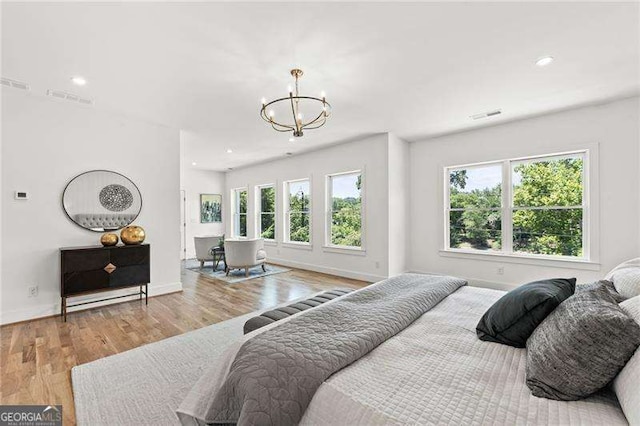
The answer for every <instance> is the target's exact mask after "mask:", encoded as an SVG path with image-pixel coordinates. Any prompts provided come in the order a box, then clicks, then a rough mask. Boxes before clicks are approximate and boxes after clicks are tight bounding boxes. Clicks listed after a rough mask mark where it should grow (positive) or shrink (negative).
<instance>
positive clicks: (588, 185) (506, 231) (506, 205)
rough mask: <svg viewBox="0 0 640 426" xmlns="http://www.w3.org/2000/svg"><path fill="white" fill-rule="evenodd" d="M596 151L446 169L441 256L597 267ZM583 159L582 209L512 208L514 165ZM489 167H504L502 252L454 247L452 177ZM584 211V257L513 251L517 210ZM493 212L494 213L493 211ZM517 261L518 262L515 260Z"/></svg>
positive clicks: (584, 150)
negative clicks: (593, 201)
mask: <svg viewBox="0 0 640 426" xmlns="http://www.w3.org/2000/svg"><path fill="white" fill-rule="evenodd" d="M592 150H593V149H590V148H589V149H578V150H572V151H563V152H556V153H548V154H538V155H532V156H525V157H516V158H507V159H503V160H495V161H485V162H480V163H471V164H461V165H455V166H445V167H443V175H442V177H443V188H444V205H443V207H444V208H443V212H444V217H443V219H444V221H443V223H444V241H443V247H444V248H443V249H442V250H441V253H443V255H445V256H447V255H454V254H455V255H457V254H461V255H465V257H466V255H470V256H472V257H475V256H478V255H480V256H488V257H495V256H498V257H504V258H512V259H531V260H534V261H535V260H541V261H545V260H555V261H564V262H576V263H588V264H596V260H595V259H594V250H593V247H592V241H593V238H594V235H593V234H594V231H595V230H594V229H593V228H592V227H591V223H592V221H593V220H594V219H593V218H592V217H591V212H592V211H594V207H593V206H592V204H591V197H590V194H591V191H592V182H591V181H590V176H591V170H592V169H591V168H592V167H593V164H592V160H593V158H594V156H593V155H592V153H591V151H592ZM576 156H580V157H581V158H582V160H583V167H582V205H581V206H555V207H547V206H542V207H515V206H514V204H513V182H512V181H513V179H512V172H513V165H514V163H523V162H525V163H527V162H528V163H533V162H539V161H545V160H553V159H561V158H563V157H565V158H566V157H576ZM489 165H501V166H502V179H501V207H500V211H501V221H502V222H501V224H502V227H501V236H502V241H501V249H500V250H478V249H460V248H454V247H451V245H450V244H451V239H450V212H451V207H450V205H451V200H450V189H451V185H450V182H449V173H450V172H451V171H454V170H461V169H470V168H473V167H482V166H489ZM577 207H581V208H582V256H580V257H578V256H563V255H547V254H538V253H526V252H521V251H514V250H513V212H514V210H531V209H547V210H553V209H558V208H577ZM491 210H493V209H491ZM516 261H517V260H516Z"/></svg>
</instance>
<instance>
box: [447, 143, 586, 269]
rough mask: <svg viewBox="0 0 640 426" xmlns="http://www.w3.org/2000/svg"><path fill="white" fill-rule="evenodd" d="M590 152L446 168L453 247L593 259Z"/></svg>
mask: <svg viewBox="0 0 640 426" xmlns="http://www.w3.org/2000/svg"><path fill="white" fill-rule="evenodd" d="M586 158H587V154H586V152H577V153H570V154H561V155H549V156H542V157H535V158H528V159H514V160H505V161H501V162H496V163H487V164H479V165H470V166H464V167H449V168H447V169H446V176H447V182H446V193H447V203H446V206H445V207H446V215H445V216H446V220H447V228H446V229H447V241H446V248H447V249H454V250H456V249H458V250H467V251H485V252H489V253H491V252H493V253H502V254H517V255H537V256H562V257H571V258H581V259H587V258H588V256H587V250H586V235H585V229H586V227H585V223H586V219H587V218H586V214H585V211H586V203H585V196H584V194H586V184H585V163H586Z"/></svg>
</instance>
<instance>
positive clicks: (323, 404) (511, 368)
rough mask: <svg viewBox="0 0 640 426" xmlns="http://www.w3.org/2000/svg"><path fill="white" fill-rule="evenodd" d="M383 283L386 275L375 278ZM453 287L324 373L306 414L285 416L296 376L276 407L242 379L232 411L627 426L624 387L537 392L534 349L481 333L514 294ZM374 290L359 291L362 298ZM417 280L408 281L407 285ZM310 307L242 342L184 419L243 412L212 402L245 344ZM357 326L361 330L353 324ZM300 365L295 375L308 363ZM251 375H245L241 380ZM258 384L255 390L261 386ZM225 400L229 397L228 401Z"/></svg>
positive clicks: (265, 415)
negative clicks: (556, 394)
mask: <svg viewBox="0 0 640 426" xmlns="http://www.w3.org/2000/svg"><path fill="white" fill-rule="evenodd" d="M422 277H424V276H422ZM414 278H416V279H421V278H420V277H419V276H416V277H414ZM377 285H380V283H378V284H375V285H374V286H377ZM453 287H455V288H452V287H449V288H448V290H447V294H446V295H445V296H443V297H442V298H440V300H435V299H434V301H435V303H433V306H429V307H427V309H426V312H425V313H424V314H420V315H418V316H417V319H415V320H414V321H411V322H410V324H409V325H408V326H406V328H402V330H401V331H399V332H398V333H397V334H394V335H393V336H392V337H390V338H388V339H386V340H385V341H384V342H382V343H380V344H379V345H377V346H376V347H375V348H374V349H373V350H370V351H368V352H367V353H366V354H364V355H363V356H361V357H358V359H357V360H355V361H354V362H350V361H348V362H349V364H348V365H347V366H346V367H344V368H338V369H337V371H336V372H335V373H333V374H331V375H330V376H329V377H328V378H327V379H326V380H323V381H322V383H321V384H320V386H319V387H318V388H317V390H315V392H314V393H313V394H312V395H311V396H310V397H311V399H310V402H309V403H308V405H307V406H304V408H303V410H302V412H301V413H299V414H292V415H291V416H289V417H287V416H285V417H277V414H275V413H276V411H283V410H284V411H287V410H290V411H291V412H292V413H293V412H295V411H296V404H295V403H294V404H292V403H291V401H287V400H288V399H292V400H295V399H296V398H297V396H295V395H293V394H290V393H289V391H291V389H287V382H290V381H291V380H292V379H291V377H289V378H288V379H287V380H285V381H284V382H285V383H284V388H281V389H276V390H275V391H273V394H274V395H280V396H281V395H282V394H286V395H285V396H283V397H282V398H283V399H284V400H285V401H284V402H281V401H280V402H278V403H277V405H276V406H273V407H270V404H271V405H272V404H273V402H272V401H271V402H270V401H268V400H266V398H267V397H266V396H265V395H266V392H265V391H264V390H262V391H260V392H258V393H257V396H254V397H248V398H246V399H244V400H242V402H241V403H239V404H238V403H237V401H236V400H235V398H237V395H236V394H237V393H239V392H240V391H241V390H240V391H239V385H237V386H236V387H234V388H233V389H232V390H231V392H230V393H231V394H233V395H232V397H230V398H228V399H230V400H231V401H232V402H231V403H228V401H227V404H228V405H229V404H230V405H231V409H229V413H230V412H231V411H233V410H239V411H241V412H243V410H244V411H247V407H249V409H248V411H251V408H252V407H253V408H255V407H256V406H259V407H258V408H255V410H254V411H256V412H257V414H255V413H254V414H255V415H254V417H242V414H240V415H241V417H240V419H241V420H240V423H241V424H242V423H261V424H269V423H272V424H287V423H292V424H293V423H298V422H299V423H300V424H309V425H327V424H367V425H370V424H469V425H471V424H569V423H571V424H594V425H602V424H607V425H618V424H619V425H625V424H627V421H626V418H625V416H624V414H623V412H622V410H621V408H620V405H619V404H618V401H617V399H616V397H615V395H614V394H613V392H611V391H609V390H607V391H603V392H601V393H598V394H596V395H593V396H591V397H589V398H587V399H584V400H580V401H572V402H564V401H554V400H549V399H542V398H536V397H534V396H532V395H531V393H530V391H529V389H528V388H527V386H526V384H525V361H526V349H519V348H514V347H510V346H505V345H500V344H497V343H490V342H483V341H480V340H478V338H477V337H476V332H475V327H476V324H477V323H478V320H479V318H480V317H481V316H482V314H483V313H484V312H485V311H486V310H487V309H488V308H489V307H490V306H491V305H492V304H493V303H494V302H495V301H496V300H498V299H499V298H500V297H501V296H502V295H503V294H504V292H501V291H496V290H490V289H483V288H474V287H469V286H466V285H464V283H462V284H460V285H454V286H453ZM371 288H372V287H369V288H368V289H369V290H367V289H362V290H359V291H357V292H354V293H352V296H353V295H354V294H358V293H363V292H366V291H370V289H371ZM409 288H410V287H406V288H405V289H403V293H404V292H407V291H408V289H409ZM352 296H348V297H352ZM344 297H347V296H343V297H342V298H338V299H334V300H333V301H331V302H328V303H327V304H325V305H323V306H322V307H318V308H315V309H314V310H312V311H316V312H321V311H322V310H326V309H327V308H328V307H329V306H330V305H332V304H333V303H337V302H339V301H340V300H341V299H343V298H344ZM385 297H387V298H389V296H388V295H387V296H385ZM394 297H395V296H394ZM412 297H413V296H412ZM430 297H431V296H430ZM392 298H393V297H392ZM436 299H437V298H436ZM430 300H431V299H430ZM409 309H411V308H409ZM309 313H310V312H309V311H306V312H303V313H300V314H297V315H294V316H293V317H290V318H288V319H285V320H283V321H281V322H279V323H274V324H272V325H270V326H267V327H264V328H263V329H259V330H257V331H254V332H252V333H250V334H249V335H247V336H245V337H244V338H243V339H240V340H239V341H238V342H235V343H234V344H233V345H232V346H231V347H230V348H229V349H228V350H227V351H226V353H225V354H224V355H223V356H222V357H221V358H219V359H218V360H217V362H216V365H214V366H210V367H209V368H208V370H207V371H205V372H204V373H203V376H202V377H201V379H200V380H199V381H198V382H197V383H196V384H195V385H194V387H193V388H192V389H191V391H190V392H189V394H187V395H186V397H185V400H184V401H183V402H182V403H181V405H180V407H179V408H178V413H179V416H180V419H181V421H182V423H183V424H193V425H198V424H207V423H224V422H226V421H235V420H237V419H234V418H232V417H229V413H225V414H223V415H222V417H218V418H214V417H211V415H210V412H207V410H210V409H211V405H212V404H214V402H212V400H214V395H216V398H215V400H219V399H220V398H218V396H219V395H220V394H221V393H224V392H223V390H224V388H225V386H227V384H228V382H229V379H230V377H231V376H232V373H233V372H235V371H236V370H235V367H236V366H237V364H238V362H237V360H238V359H239V351H240V349H241V348H244V347H245V346H243V345H244V343H245V342H248V341H254V340H256V338H257V336H259V335H260V334H261V333H269V332H271V333H273V330H274V329H275V328H276V327H283V326H284V324H286V322H287V321H293V320H295V318H296V317H298V316H300V315H309ZM349 333H353V330H352V331H347V334H349ZM311 334H312V335H313V334H314V333H311ZM356 337H357V336H356ZM285 346H286V345H285ZM287 350H288V349H287V348H285V349H284V351H285V352H286V351H287ZM249 364H253V362H251V363H249ZM249 368H250V369H252V368H253V366H252V365H251V366H249ZM305 368H306V367H305ZM312 368H313V367H312ZM230 370H231V371H230ZM276 370H278V371H280V373H276V374H281V371H282V368H276ZM294 370H295V369H294ZM296 371H297V372H296V373H294V376H295V375H296V374H298V373H299V369H298V370H296ZM312 374H315V372H313V373H312ZM275 380H278V379H277V378H275ZM305 380H307V379H305ZM245 381H246V380H245V378H242V377H241V378H240V382H245ZM273 381H274V377H269V376H262V377H259V378H258V379H257V382H255V383H267V384H266V385H265V386H266V388H265V389H269V387H277V384H276V385H274V384H273V383H272V382H273ZM301 382H302V381H301ZM255 383H254V384H250V385H249V386H248V388H249V389H252V388H254V387H255ZM269 392H271V391H270V390H269ZM280 396H277V397H280ZM225 398H226V396H224V397H223V398H222V399H223V400H225V401H226V399H225ZM252 398H253V399H252ZM294 402H295V401H294ZM234 404H235V405H239V406H234ZM302 405H304V404H302ZM265 407H266V408H265ZM227 408H228V407H227ZM217 409H219V407H218V408H217ZM269 410H272V412H271V413H269ZM296 415H298V417H296ZM225 416H226V417H225ZM270 416H271V417H270ZM227 417H229V418H227Z"/></svg>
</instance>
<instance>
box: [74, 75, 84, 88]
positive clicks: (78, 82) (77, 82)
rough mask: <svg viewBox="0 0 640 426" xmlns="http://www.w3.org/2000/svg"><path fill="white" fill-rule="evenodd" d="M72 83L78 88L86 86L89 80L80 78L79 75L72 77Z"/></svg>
mask: <svg viewBox="0 0 640 426" xmlns="http://www.w3.org/2000/svg"><path fill="white" fill-rule="evenodd" d="M71 82H72V83H73V84H75V85H76V86H84V85H85V84H87V80H86V79H85V78H84V77H80V76H79V75H76V76H75V77H71Z"/></svg>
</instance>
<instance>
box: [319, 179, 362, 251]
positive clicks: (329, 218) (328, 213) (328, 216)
mask: <svg viewBox="0 0 640 426" xmlns="http://www.w3.org/2000/svg"><path fill="white" fill-rule="evenodd" d="M355 174H359V175H360V176H361V178H360V179H361V186H360V246H359V247H358V246H346V245H340V244H333V243H332V239H331V237H332V235H331V232H332V228H333V227H332V224H333V178H334V177H340V176H346V175H355ZM365 188H366V178H365V173H364V168H362V169H355V170H348V171H344V172H337V173H331V174H328V175H326V176H325V228H324V241H325V243H324V246H323V247H324V249H325V251H334V250H335V251H342V250H344V251H347V252H355V253H358V252H362V253H365V252H366V249H365V247H366V246H365V229H366V227H365V192H366V191H365Z"/></svg>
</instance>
